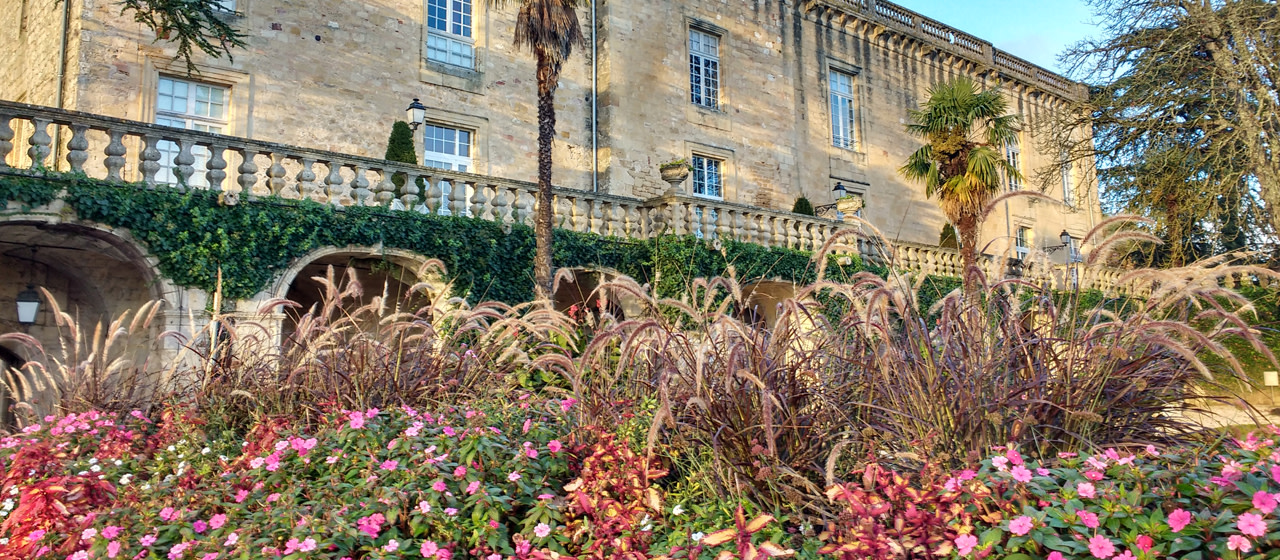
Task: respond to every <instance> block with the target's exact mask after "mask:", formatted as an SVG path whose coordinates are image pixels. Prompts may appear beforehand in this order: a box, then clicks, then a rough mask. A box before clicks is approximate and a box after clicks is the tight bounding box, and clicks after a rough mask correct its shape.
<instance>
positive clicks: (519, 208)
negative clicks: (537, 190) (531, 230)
mask: <svg viewBox="0 0 1280 560" xmlns="http://www.w3.org/2000/svg"><path fill="white" fill-rule="evenodd" d="M512 192H514V193H515V205H514V210H513V213H512V216H511V217H512V220H513V221H514V222H515V223H517V224H526V225H528V224H530V223H532V220H533V216H531V215H530V212H529V197H528V196H526V194H525V192H524V189H522V188H520V187H515V188H514V189H513V191H512Z"/></svg>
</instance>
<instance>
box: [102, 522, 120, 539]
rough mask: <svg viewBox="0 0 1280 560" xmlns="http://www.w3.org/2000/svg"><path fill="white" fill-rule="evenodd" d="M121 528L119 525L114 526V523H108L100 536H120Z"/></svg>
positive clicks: (110, 537) (109, 537)
mask: <svg viewBox="0 0 1280 560" xmlns="http://www.w3.org/2000/svg"><path fill="white" fill-rule="evenodd" d="M121 530H122V529H121V528H120V527H116V526H115V525H108V526H106V527H104V528H103V529H102V538H104V539H107V540H110V539H114V538H116V537H118V536H120V531H121Z"/></svg>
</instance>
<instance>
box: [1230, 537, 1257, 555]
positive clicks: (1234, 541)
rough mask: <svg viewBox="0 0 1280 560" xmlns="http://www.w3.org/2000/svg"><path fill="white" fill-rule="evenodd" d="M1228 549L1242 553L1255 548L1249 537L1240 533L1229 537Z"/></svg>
mask: <svg viewBox="0 0 1280 560" xmlns="http://www.w3.org/2000/svg"><path fill="white" fill-rule="evenodd" d="M1227 549H1228V550H1238V551H1240V552H1242V553H1243V552H1249V551H1250V550H1253V543H1251V542H1249V539H1246V538H1244V537H1242V536H1240V535H1231V536H1230V537H1227Z"/></svg>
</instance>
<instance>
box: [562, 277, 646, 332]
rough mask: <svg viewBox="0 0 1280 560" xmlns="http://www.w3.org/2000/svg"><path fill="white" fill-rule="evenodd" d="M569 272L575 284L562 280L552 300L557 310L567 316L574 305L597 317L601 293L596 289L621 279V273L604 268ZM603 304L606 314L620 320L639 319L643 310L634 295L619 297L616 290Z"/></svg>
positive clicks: (642, 306) (621, 295)
mask: <svg viewBox="0 0 1280 560" xmlns="http://www.w3.org/2000/svg"><path fill="white" fill-rule="evenodd" d="M562 270H563V269H562ZM569 272H570V273H572V274H573V280H574V281H573V282H568V281H561V282H560V283H559V285H558V286H557V287H556V292H555V294H554V295H553V297H552V300H553V301H554V302H555V308H556V311H560V312H562V313H568V312H569V310H570V309H571V308H572V307H573V306H575V305H577V306H580V307H581V308H583V309H586V310H589V311H590V312H592V313H596V314H599V312H600V311H601V310H600V305H601V302H600V299H599V297H600V294H599V293H598V292H597V291H596V290H597V289H598V288H599V287H600V285H601V284H604V283H606V282H611V281H613V280H614V279H616V278H617V277H619V276H622V273H621V272H618V271H616V270H612V269H607V268H571V269H569ZM560 274H563V272H561V271H557V272H556V275H557V276H559V275H560ZM603 305H604V310H605V311H608V312H609V313H610V314H612V315H613V316H614V317H615V318H617V319H619V320H621V319H625V318H627V317H639V316H640V315H641V314H642V313H643V310H644V305H643V304H642V303H641V302H640V301H638V300H636V298H635V297H634V296H632V295H631V294H625V293H623V294H620V293H617V292H616V291H615V292H613V293H609V294H608V295H607V297H605V298H604V302H603Z"/></svg>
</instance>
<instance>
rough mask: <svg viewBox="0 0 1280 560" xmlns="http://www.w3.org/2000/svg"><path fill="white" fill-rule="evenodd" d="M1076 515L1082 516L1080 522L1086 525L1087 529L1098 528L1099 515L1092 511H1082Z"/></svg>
mask: <svg viewBox="0 0 1280 560" xmlns="http://www.w3.org/2000/svg"><path fill="white" fill-rule="evenodd" d="M1076 515H1078V516H1080V522H1081V523H1084V526H1085V527H1088V528H1090V529H1097V528H1098V514H1096V513H1093V512H1091V511H1084V510H1080V511H1077V512H1076Z"/></svg>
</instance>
